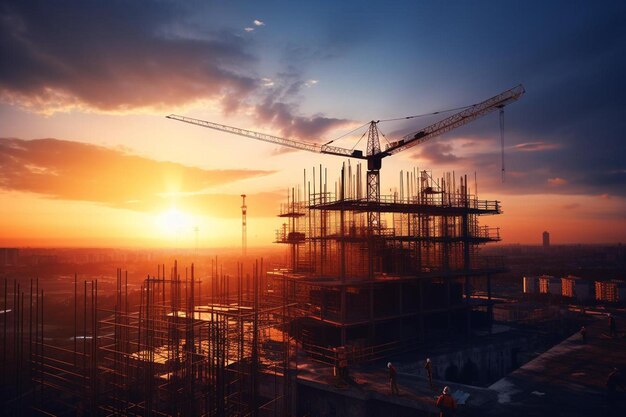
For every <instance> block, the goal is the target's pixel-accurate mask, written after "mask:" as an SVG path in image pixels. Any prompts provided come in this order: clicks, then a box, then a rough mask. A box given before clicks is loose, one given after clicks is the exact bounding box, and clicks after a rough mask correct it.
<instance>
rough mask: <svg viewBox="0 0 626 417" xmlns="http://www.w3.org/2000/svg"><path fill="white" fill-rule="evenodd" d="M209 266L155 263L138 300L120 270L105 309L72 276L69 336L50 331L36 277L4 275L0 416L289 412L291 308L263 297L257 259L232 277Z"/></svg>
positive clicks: (87, 285)
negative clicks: (206, 270) (206, 269)
mask: <svg viewBox="0 0 626 417" xmlns="http://www.w3.org/2000/svg"><path fill="white" fill-rule="evenodd" d="M212 265H213V266H212V271H211V274H210V276H209V277H207V278H208V279H205V280H202V279H198V278H196V273H195V271H194V266H193V265H192V266H191V268H186V269H185V271H184V274H181V271H179V270H178V266H177V264H176V263H175V264H174V266H173V268H171V270H170V271H169V273H168V274H166V272H165V266H159V268H158V274H157V275H156V276H148V277H147V278H145V279H144V280H143V281H142V282H141V286H140V291H139V294H136V296H137V297H138V300H137V301H138V304H137V303H136V302H133V297H132V296H130V295H129V284H128V274H127V273H123V272H122V270H121V269H119V270H118V271H117V274H116V283H115V286H116V288H115V291H114V300H113V302H112V303H111V302H109V303H108V304H109V305H108V306H107V307H104V306H99V305H98V300H99V298H101V297H102V296H103V295H102V294H99V293H98V281H97V280H94V281H83V282H82V285H79V283H78V279H77V277H76V276H75V277H74V288H73V291H74V299H73V304H71V305H70V308H73V323H69V324H68V326H67V327H68V329H67V331H66V332H65V333H67V332H70V333H73V334H72V336H71V337H69V338H68V337H65V336H63V337H60V336H59V335H58V334H57V335H55V334H54V331H53V330H50V329H51V323H49V322H47V320H48V319H47V316H48V314H49V311H48V310H44V293H43V290H42V289H40V285H39V280H34V281H33V280H31V282H30V290H29V291H25V290H24V289H23V288H22V287H21V286H20V284H19V283H18V282H15V281H14V284H13V289H12V290H11V289H10V288H9V285H8V283H7V280H5V282H4V304H3V310H2V312H3V314H2V316H3V317H2V320H3V339H2V347H3V350H2V370H3V371H2V385H1V390H0V399H1V400H2V404H3V415H67V414H68V413H69V414H72V415H89V416H122V415H123V416H178V415H183V416H186V415H194V416H217V417H222V416H224V417H225V416H282V415H290V414H291V410H292V407H293V404H292V390H293V389H294V383H293V373H292V372H290V369H291V367H292V366H293V365H292V362H293V361H295V347H294V346H292V339H290V338H289V335H288V333H287V332H285V331H283V330H284V329H285V328H286V327H287V321H286V320H287V319H288V318H289V317H290V316H291V315H292V313H291V311H290V310H291V308H292V306H290V305H289V304H288V303H287V300H286V299H285V298H283V299H279V298H278V297H276V296H274V297H268V296H267V289H266V288H267V285H266V283H265V282H264V281H265V279H264V278H263V277H264V276H265V274H264V273H263V262H262V261H261V262H260V263H259V262H256V263H254V264H253V267H252V275H250V274H249V273H248V274H244V267H243V265H238V267H237V274H236V276H234V277H230V276H228V275H225V274H223V273H222V272H219V271H218V266H217V260H215V262H213V263H212ZM203 283H204V287H205V288H203ZM207 283H208V288H206V287H207ZM203 291H204V293H203ZM44 311H45V314H44Z"/></svg>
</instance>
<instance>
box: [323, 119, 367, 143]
mask: <svg viewBox="0 0 626 417" xmlns="http://www.w3.org/2000/svg"><path fill="white" fill-rule="evenodd" d="M369 124H370V123H369V122H367V123H364V124H362V125H361V126H359V127H357V128H355V129H352V130H351V131H349V132H348V133H344V134H343V135H341V136H339V137H338V138H335V139H333V140H330V141H328V142H326V143H325V144H324V145H322V146H325V145H330V144H331V143H333V142H334V141H336V140H339V139H341V138H343V137H345V136H348V135H350V134H352V133H354V132H356V131H357V130H359V129H361V128H363V127H365V126H367V125H369ZM353 149H354V148H353Z"/></svg>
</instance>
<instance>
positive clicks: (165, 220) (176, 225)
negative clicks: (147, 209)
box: [156, 208, 193, 236]
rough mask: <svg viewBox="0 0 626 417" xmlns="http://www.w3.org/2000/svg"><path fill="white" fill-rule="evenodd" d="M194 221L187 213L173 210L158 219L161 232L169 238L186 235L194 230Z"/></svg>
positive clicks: (157, 222) (162, 214) (163, 213)
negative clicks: (181, 234)
mask: <svg viewBox="0 0 626 417" xmlns="http://www.w3.org/2000/svg"><path fill="white" fill-rule="evenodd" d="M192 223H193V222H192V219H191V216H190V215H189V214H187V213H184V212H182V211H180V210H178V209H176V208H171V209H169V210H167V211H164V212H162V213H160V214H159V215H158V216H157V217H156V224H157V227H158V228H159V231H160V232H161V233H162V234H164V235H168V236H173V235H176V234H180V233H184V232H187V231H189V230H191V229H192V227H193V226H192Z"/></svg>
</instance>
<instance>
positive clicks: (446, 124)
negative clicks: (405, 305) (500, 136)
mask: <svg viewBox="0 0 626 417" xmlns="http://www.w3.org/2000/svg"><path fill="white" fill-rule="evenodd" d="M524 92H525V90H524V86H523V85H521V84H520V85H518V86H516V87H513V88H511V89H509V90H506V91H504V92H502V93H500V94H498V95H495V96H493V97H491V98H488V99H487V100H484V101H482V102H480V103H477V104H473V105H471V106H468V107H467V108H464V109H463V110H461V111H459V112H457V113H455V114H453V115H451V116H449V117H446V118H445V119H442V120H440V121H438V122H437V123H434V124H431V125H429V126H427V127H425V128H423V129H420V130H418V131H416V132H413V133H410V134H408V135H405V136H403V137H402V138H400V139H399V140H397V141H393V142H391V143H389V144H388V145H387V146H386V147H385V149H384V150H383V149H381V147H380V139H379V135H378V132H379V131H378V123H379V122H380V121H374V120H372V121H371V122H370V123H369V130H368V135H367V149H366V153H365V155H363V151H361V150H354V149H346V148H342V147H338V146H331V145H330V143H331V142H332V141H331V142H328V143H326V144H321V145H320V144H316V143H312V142H303V141H298V140H294V139H287V138H281V137H278V136H273V135H268V134H265V133H259V132H255V131H252V130H247V129H241V128H238V127H233V126H227V125H223V124H219V123H214V122H209V121H205V120H199V119H194V118H191V117H186V116H179V115H176V114H170V115H169V116H166V117H167V118H168V119H173V120H178V121H180V122H185V123H190V124H193V125H197V126H202V127H207V128H209V129H214V130H219V131H222V132H227V133H232V134H235V135H239V136H245V137H248V138H252V139H257V140H261V141H265V142H269V143H274V144H277V145H281V146H286V147H289V148H294V149H299V150H303V151H309V152H315V153H321V154H326V155H336V156H341V157H348V158H356V159H364V160H366V161H367V200H368V201H372V202H374V201H379V200H380V169H381V166H382V160H383V158H386V157H388V156H391V155H395V154H397V153H399V152H402V151H404V150H406V149H409V148H411V147H413V146H415V145H419V144H422V143H424V142H427V141H429V140H431V139H433V138H436V137H437V136H440V135H442V134H444V133H446V132H449V131H451V130H453V129H456V128H457V127H460V126H463V125H466V124H468V123H470V122H472V121H474V120H476V119H478V118H479V117H482V116H484V115H486V114H488V113H491V112H492V111H495V110H497V109H500V112H501V114H502V109H503V108H504V106H506V105H507V104H510V103H512V102H514V101H516V100H518V99H519V98H520V97H521V96H522V95H523V94H524ZM378 215H379V213H377V212H371V213H370V215H369V218H368V223H369V224H368V227H369V228H370V230H372V229H377V228H378V225H380V221H379V220H380V218H379V217H378Z"/></svg>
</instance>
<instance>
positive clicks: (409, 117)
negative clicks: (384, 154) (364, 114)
mask: <svg viewBox="0 0 626 417" xmlns="http://www.w3.org/2000/svg"><path fill="white" fill-rule="evenodd" d="M472 106H475V104H470V105H469V106H463V107H456V108H454V109H446V110H439V111H436V112H433V113H424V114H416V115H414V116H406V117H397V118H395V119H383V120H379V122H395V121H398V120H409V119H415V118H418V117H425V116H434V115H436V114H441V113H448V112H451V111H455V110H465V109H469V108H470V107H472Z"/></svg>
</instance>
